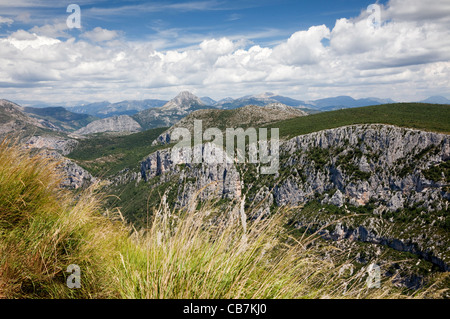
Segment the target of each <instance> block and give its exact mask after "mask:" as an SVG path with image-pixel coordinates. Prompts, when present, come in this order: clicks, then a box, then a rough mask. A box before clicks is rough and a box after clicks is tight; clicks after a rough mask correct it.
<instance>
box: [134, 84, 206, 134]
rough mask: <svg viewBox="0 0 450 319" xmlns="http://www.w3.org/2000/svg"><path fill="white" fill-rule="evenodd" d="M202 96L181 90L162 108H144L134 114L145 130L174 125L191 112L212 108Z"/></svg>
mask: <svg viewBox="0 0 450 319" xmlns="http://www.w3.org/2000/svg"><path fill="white" fill-rule="evenodd" d="M210 108H212V107H211V106H208V105H206V104H205V103H203V102H202V101H201V99H200V98H198V97H197V96H195V95H193V94H192V93H190V92H187V91H185V92H181V93H180V94H178V95H177V96H176V97H174V98H173V99H172V100H170V101H169V102H167V103H166V104H164V105H163V106H162V107H160V108H152V109H148V110H144V111H142V112H139V113H137V114H135V115H133V119H134V120H136V121H137V122H138V123H139V124H140V125H141V127H142V128H143V129H144V130H147V129H152V128H156V127H163V126H166V127H168V126H172V125H173V124H175V123H176V122H178V121H179V120H181V119H182V118H183V117H185V116H186V115H188V114H189V113H191V112H193V111H196V110H200V109H210Z"/></svg>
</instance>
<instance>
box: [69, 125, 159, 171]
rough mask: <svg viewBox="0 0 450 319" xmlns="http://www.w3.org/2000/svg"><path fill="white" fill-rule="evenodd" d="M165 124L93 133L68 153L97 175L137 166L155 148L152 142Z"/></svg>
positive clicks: (71, 157)
mask: <svg viewBox="0 0 450 319" xmlns="http://www.w3.org/2000/svg"><path fill="white" fill-rule="evenodd" d="M166 129H167V128H166V127H162V128H156V129H152V130H147V131H144V132H139V133H135V134H130V135H125V136H124V135H110V134H94V135H91V136H90V137H89V138H88V139H82V140H79V143H78V144H77V147H76V148H75V149H73V150H72V152H71V153H70V154H69V155H68V156H67V157H68V158H70V159H73V160H74V161H76V162H77V163H78V164H79V165H80V166H82V167H83V168H85V169H87V170H88V171H89V172H90V173H91V174H93V175H95V176H97V177H106V176H109V175H112V174H116V173H117V172H119V171H121V170H123V169H125V168H133V169H136V167H138V166H139V161H140V160H141V159H142V158H144V156H146V155H147V154H149V153H151V152H153V151H154V150H156V149H158V147H154V146H152V142H153V140H154V139H155V138H157V137H158V135H159V134H161V132H163V131H164V130H166Z"/></svg>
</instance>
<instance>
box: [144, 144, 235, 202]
mask: <svg viewBox="0 0 450 319" xmlns="http://www.w3.org/2000/svg"><path fill="white" fill-rule="evenodd" d="M208 145H211V144H208ZM204 151H205V146H203V147H202V152H204ZM141 176H142V178H143V179H144V180H145V181H149V180H151V179H154V178H155V177H159V182H160V183H164V182H172V183H175V185H176V187H177V191H176V194H177V195H176V204H177V205H178V206H185V205H187V204H188V203H189V201H190V199H191V198H192V197H193V196H198V198H200V199H207V198H211V197H220V198H226V199H239V198H240V196H241V180H240V178H239V173H238V171H237V169H236V167H235V166H234V165H233V164H218V165H214V164H211V165H209V164H184V163H181V164H179V162H176V161H174V159H173V158H172V153H171V149H166V150H162V151H158V152H155V153H153V154H150V155H149V156H148V157H147V158H146V159H145V160H144V161H143V162H142V163H141ZM200 190H201V191H200ZM199 191H200V192H199ZM197 192H199V193H198V194H197Z"/></svg>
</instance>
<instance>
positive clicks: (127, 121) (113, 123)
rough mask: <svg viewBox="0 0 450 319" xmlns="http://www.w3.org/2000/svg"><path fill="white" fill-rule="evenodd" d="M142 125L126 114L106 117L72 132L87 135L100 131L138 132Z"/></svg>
mask: <svg viewBox="0 0 450 319" xmlns="http://www.w3.org/2000/svg"><path fill="white" fill-rule="evenodd" d="M141 130H142V127H141V126H140V125H139V123H138V122H136V121H135V120H134V119H132V118H131V117H130V116H128V115H119V116H113V117H108V118H105V119H101V120H97V121H94V122H91V123H89V124H88V125H86V126H85V127H83V128H81V129H79V130H77V131H75V132H74V134H79V135H87V134H93V133H102V132H139V131H141Z"/></svg>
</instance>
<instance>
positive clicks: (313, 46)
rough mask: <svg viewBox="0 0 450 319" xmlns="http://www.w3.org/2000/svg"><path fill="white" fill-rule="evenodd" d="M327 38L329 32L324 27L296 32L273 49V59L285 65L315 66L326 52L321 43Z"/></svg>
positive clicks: (314, 27)
mask: <svg viewBox="0 0 450 319" xmlns="http://www.w3.org/2000/svg"><path fill="white" fill-rule="evenodd" d="M329 37H330V30H329V29H328V28H327V27H326V26H325V25H321V26H313V27H310V28H309V29H308V31H298V32H296V33H294V34H293V35H292V36H291V37H290V38H289V39H288V40H287V42H285V43H282V44H280V45H279V46H277V47H276V48H275V49H274V52H273V55H274V58H276V59H279V60H280V61H281V62H283V63H285V64H287V65H302V64H315V63H317V62H318V61H319V60H320V59H323V58H325V55H326V50H325V48H324V46H323V45H322V43H321V41H322V39H324V38H327V39H328V38H329Z"/></svg>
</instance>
